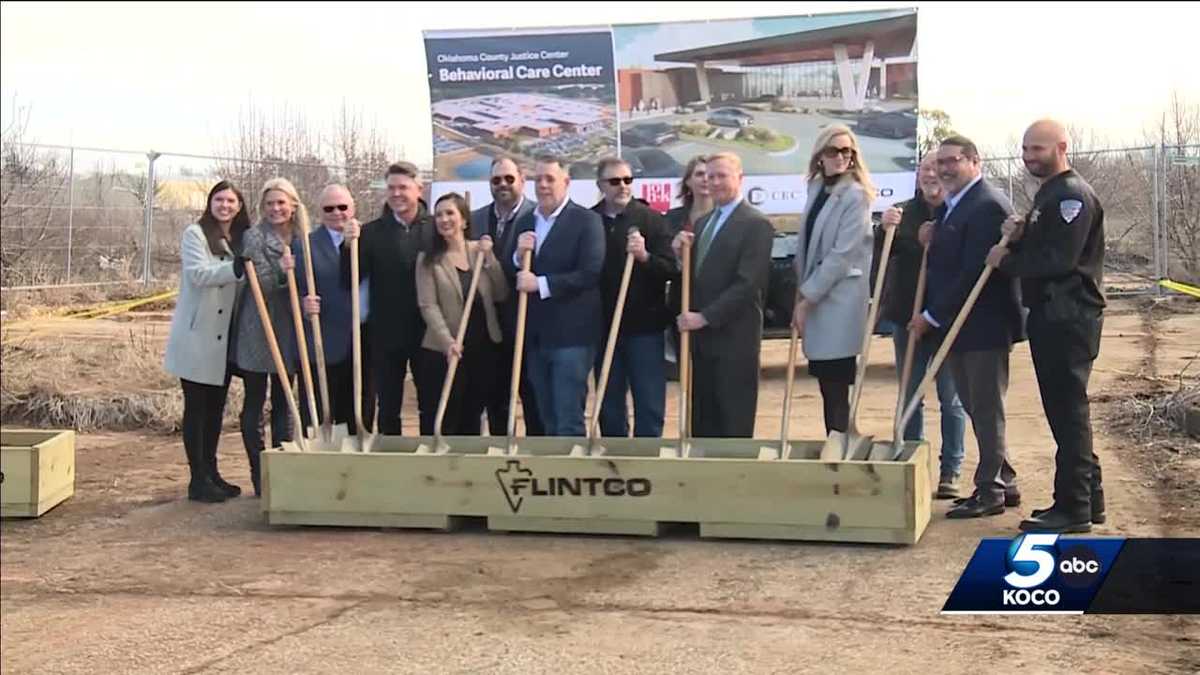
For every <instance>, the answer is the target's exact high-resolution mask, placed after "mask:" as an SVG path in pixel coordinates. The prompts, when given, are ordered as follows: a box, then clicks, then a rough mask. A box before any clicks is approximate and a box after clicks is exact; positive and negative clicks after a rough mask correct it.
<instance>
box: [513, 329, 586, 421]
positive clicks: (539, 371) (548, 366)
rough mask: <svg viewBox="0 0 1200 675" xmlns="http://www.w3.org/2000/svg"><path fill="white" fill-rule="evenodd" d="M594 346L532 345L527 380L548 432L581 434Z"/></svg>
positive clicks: (527, 354)
mask: <svg viewBox="0 0 1200 675" xmlns="http://www.w3.org/2000/svg"><path fill="white" fill-rule="evenodd" d="M595 352H596V348H595V347H594V346H592V345H584V346H574V347H542V346H531V347H530V348H529V350H528V351H527V352H526V354H525V358H526V360H527V361H528V363H529V381H530V383H531V384H532V385H533V396H534V398H535V399H536V400H537V406H538V413H539V414H541V416H542V424H543V426H545V428H546V435H547V436H583V435H585V432H584V424H583V409H584V406H585V405H586V404H587V378H588V372H589V371H590V370H591V365H592V358H593V356H594V355H595Z"/></svg>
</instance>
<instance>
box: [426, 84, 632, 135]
mask: <svg viewBox="0 0 1200 675" xmlns="http://www.w3.org/2000/svg"><path fill="white" fill-rule="evenodd" d="M433 119H434V121H435V122H436V123H438V124H443V125H446V126H449V127H451V128H453V129H454V130H456V131H459V132H461V133H464V134H467V135H470V136H475V137H479V138H488V139H494V140H504V139H508V138H513V137H516V136H526V137H529V138H549V137H553V136H557V135H559V134H562V133H569V134H589V133H593V132H597V131H601V130H603V129H604V128H605V125H606V123H607V122H608V121H609V120H610V119H611V114H610V112H609V110H608V109H607V108H606V107H605V106H602V105H597V104H595V103H589V102H586V101H577V100H570V99H561V98H556V97H553V96H546V95H541V94H520V93H507V94H489V95H486V96H472V97H470V98H460V99H453V100H448V101H438V102H436V103H434V104H433Z"/></svg>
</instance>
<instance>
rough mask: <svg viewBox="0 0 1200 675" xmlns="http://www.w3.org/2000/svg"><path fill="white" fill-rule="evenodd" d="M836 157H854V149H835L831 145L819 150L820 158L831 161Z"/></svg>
mask: <svg viewBox="0 0 1200 675" xmlns="http://www.w3.org/2000/svg"><path fill="white" fill-rule="evenodd" d="M838 155H841V156H842V157H853V156H854V148H851V147H845V148H835V147H834V146H832V145H828V146H825V148H824V149H823V150H821V156H822V157H825V158H827V159H833V158H834V157H837V156H838Z"/></svg>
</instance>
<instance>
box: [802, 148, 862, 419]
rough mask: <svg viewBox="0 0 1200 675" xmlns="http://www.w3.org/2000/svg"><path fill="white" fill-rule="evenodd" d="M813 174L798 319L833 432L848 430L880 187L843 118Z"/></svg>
mask: <svg viewBox="0 0 1200 675" xmlns="http://www.w3.org/2000/svg"><path fill="white" fill-rule="evenodd" d="M808 177H809V181H808V205H807V206H806V207H805V209H804V213H805V223H804V229H802V230H801V231H800V236H799V244H798V246H797V249H796V258H795V261H794V263H793V266H794V268H795V270H796V287H797V289H798V295H797V302H796V307H795V309H794V311H793V313H792V325H793V326H794V327H795V328H796V330H797V331H799V333H800V336H801V338H802V340H803V345H804V356H805V357H807V358H808V372H809V374H810V375H812V376H813V377H816V378H817V381H818V382H819V383H820V388H821V401H822V403H823V405H824V413H825V431H826V433H828V432H830V431H833V430H837V431H845V430H846V427H847V426H848V425H849V420H850V385H851V384H853V383H854V375H855V365H856V364H855V360H856V359H855V357H857V356H858V354H859V352H860V351H861V350H862V336H863V331H864V330H865V328H866V323H867V296H868V295H869V288H870V282H869V280H868V275H869V273H870V271H871V243H872V237H871V202H872V201H874V199H875V188H874V186H872V185H871V177H870V173H869V172H868V171H867V165H866V163H865V162H864V161H863V158H862V153H861V152H860V151H859V146H858V139H857V138H856V137H855V136H854V133H853V132H851V131H850V129H849V128H847V127H845V126H843V125H840V124H833V125H830V126H828V127H826V128H825V129H823V130H822V131H821V133H820V134H819V135H818V136H817V142H816V143H815V144H814V146H813V152H812V157H811V159H810V160H809V166H808Z"/></svg>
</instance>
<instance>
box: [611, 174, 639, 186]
mask: <svg viewBox="0 0 1200 675" xmlns="http://www.w3.org/2000/svg"><path fill="white" fill-rule="evenodd" d="M606 182H607V183H608V184H609V185H611V186H613V187H617V186H618V185H620V184H621V183H624V184H626V185H633V176H621V177H618V178H609V179H608V180H607V181H606Z"/></svg>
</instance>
